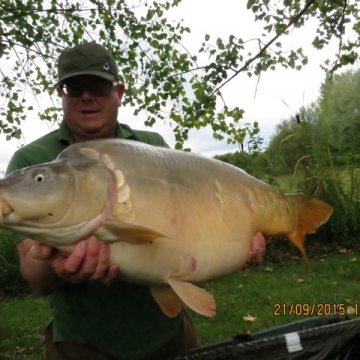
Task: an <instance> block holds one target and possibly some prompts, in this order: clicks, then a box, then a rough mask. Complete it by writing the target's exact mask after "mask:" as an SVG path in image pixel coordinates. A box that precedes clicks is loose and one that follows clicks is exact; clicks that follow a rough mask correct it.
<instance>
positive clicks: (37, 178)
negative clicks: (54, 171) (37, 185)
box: [34, 173, 45, 182]
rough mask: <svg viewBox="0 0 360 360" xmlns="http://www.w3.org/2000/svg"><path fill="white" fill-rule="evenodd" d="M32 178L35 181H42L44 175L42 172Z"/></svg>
mask: <svg viewBox="0 0 360 360" xmlns="http://www.w3.org/2000/svg"><path fill="white" fill-rule="evenodd" d="M34 180H35V181H37V182H43V181H44V180H45V175H44V174H41V173H39V174H36V175H35V176H34Z"/></svg>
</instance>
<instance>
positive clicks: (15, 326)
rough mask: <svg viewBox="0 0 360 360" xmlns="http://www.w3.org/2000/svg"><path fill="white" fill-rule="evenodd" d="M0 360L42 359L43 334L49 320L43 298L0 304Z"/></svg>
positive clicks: (47, 309)
mask: <svg viewBox="0 0 360 360" xmlns="http://www.w3.org/2000/svg"><path fill="white" fill-rule="evenodd" d="M0 319H1V320H0V359H1V360H7V359H29V360H30V359H31V360H35V359H43V358H44V357H43V355H42V354H43V332H44V330H45V327H46V325H47V323H48V321H49V319H50V310H49V305H48V302H47V300H46V299H44V298H33V297H25V298H17V299H12V300H7V301H3V302H2V303H0Z"/></svg>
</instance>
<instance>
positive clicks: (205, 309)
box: [168, 278, 216, 317]
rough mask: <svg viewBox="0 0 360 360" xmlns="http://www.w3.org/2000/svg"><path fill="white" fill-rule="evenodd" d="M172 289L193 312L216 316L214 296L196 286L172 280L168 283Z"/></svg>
mask: <svg viewBox="0 0 360 360" xmlns="http://www.w3.org/2000/svg"><path fill="white" fill-rule="evenodd" d="M168 283H169V285H170V286H171V288H172V289H173V290H174V292H175V293H176V294H177V295H178V296H179V298H180V299H181V300H182V301H183V302H184V303H185V304H186V305H187V306H188V307H189V308H190V309H192V310H194V311H196V312H197V313H199V314H201V315H204V316H209V317H211V316H214V315H215V308H216V304H215V300H214V298H213V296H212V295H211V294H210V293H209V292H208V291H206V290H205V289H202V288H200V287H198V286H196V285H193V284H191V283H188V282H183V281H178V280H175V279H173V278H170V279H169V281H168Z"/></svg>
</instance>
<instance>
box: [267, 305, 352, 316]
mask: <svg viewBox="0 0 360 360" xmlns="http://www.w3.org/2000/svg"><path fill="white" fill-rule="evenodd" d="M348 306H349V305H346V304H344V303H338V304H337V303H334V304H332V303H275V304H274V313H273V314H274V316H292V315H296V316H330V315H340V316H344V315H346V314H347V308H348ZM351 307H352V313H353V314H354V315H356V316H357V315H358V313H359V304H353V305H351Z"/></svg>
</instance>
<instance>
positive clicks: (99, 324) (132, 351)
mask: <svg viewBox="0 0 360 360" xmlns="http://www.w3.org/2000/svg"><path fill="white" fill-rule="evenodd" d="M116 137H117V138H125V139H132V140H137V141H142V142H146V143H148V144H152V145H157V146H167V144H166V142H165V141H164V139H163V138H162V137H161V136H160V135H159V134H157V133H154V132H148V131H138V130H136V131H135V130H132V129H131V128H130V127H129V126H127V125H124V124H118V126H117V128H116ZM74 142H75V140H74V138H73V137H72V135H71V133H70V131H69V129H68V127H67V126H66V124H65V122H62V123H61V124H60V128H59V129H58V130H55V131H53V132H51V133H49V134H47V135H45V136H43V137H42V138H40V139H38V140H36V141H34V142H32V143H31V144H29V145H26V146H24V147H22V148H21V149H19V150H18V151H16V152H15V154H14V155H13V157H12V159H11V161H10V164H9V166H8V168H7V171H6V172H7V174H8V173H10V172H12V171H14V170H16V169H19V168H23V167H26V166H30V165H36V164H41V163H44V162H50V161H52V160H54V159H55V158H56V157H57V156H58V154H59V153H60V152H61V151H62V150H64V149H65V148H66V147H67V146H69V145H71V144H73V143H74ZM25 237H27V236H26V235H24V234H20V233H14V242H15V243H17V242H19V241H21V240H23V239H24V238H25ZM139 261H141V260H140V259H139ZM49 301H50V306H51V312H52V317H53V329H54V341H75V342H81V343H86V344H89V345H92V346H94V347H96V348H98V349H99V350H100V351H101V352H103V353H105V354H108V355H110V356H113V357H114V358H116V359H124V360H125V359H129V360H130V359H131V360H135V359H141V358H142V357H144V356H146V355H148V354H151V353H152V352H154V351H156V350H157V349H159V348H160V347H162V346H163V345H164V344H165V343H167V342H168V341H169V340H170V339H172V338H173V337H175V336H176V334H177V333H178V329H179V323H180V319H179V317H177V318H174V319H170V318H168V317H167V316H166V315H164V314H163V313H162V311H161V310H160V308H159V307H158V305H157V304H156V303H155V301H154V300H153V298H152V296H151V294H150V291H149V288H148V287H145V286H140V285H135V284H130V283H126V282H122V281H120V280H115V281H113V282H112V283H111V284H110V285H105V284H103V283H100V282H90V281H89V282H84V283H81V284H77V285H74V284H71V283H66V284H65V285H64V286H62V287H61V288H60V289H58V290H56V291H54V292H53V293H52V294H51V295H50V296H49Z"/></svg>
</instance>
